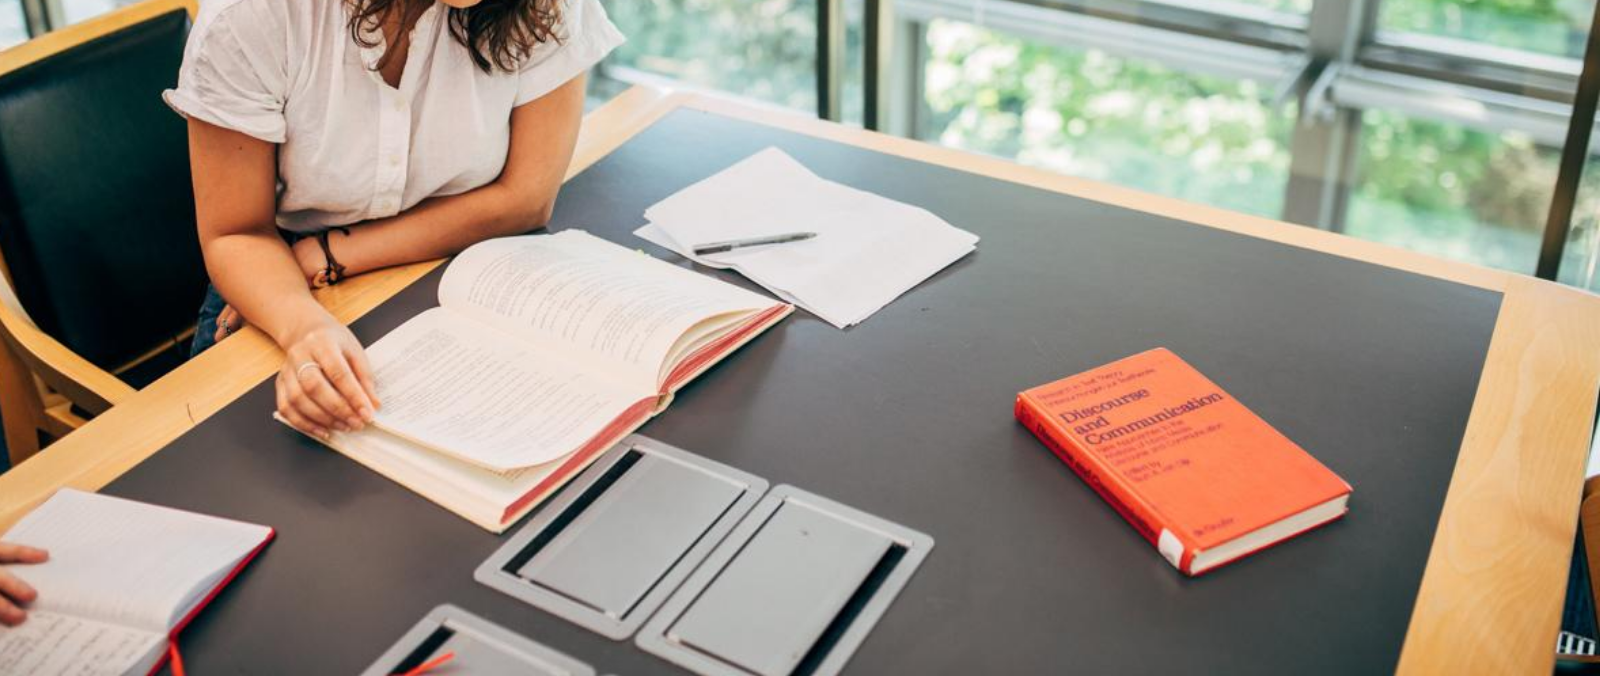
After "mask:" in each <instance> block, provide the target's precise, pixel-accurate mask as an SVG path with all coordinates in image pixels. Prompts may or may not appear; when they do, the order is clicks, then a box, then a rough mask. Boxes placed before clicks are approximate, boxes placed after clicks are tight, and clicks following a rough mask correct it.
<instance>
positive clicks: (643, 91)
mask: <svg viewBox="0 0 1600 676" xmlns="http://www.w3.org/2000/svg"><path fill="white" fill-rule="evenodd" d="M683 108H687V109H692V110H699V111H703V112H707V113H714V114H718V115H725V116H728V117H732V118H736V119H743V120H748V121H752V122H756V123H760V124H765V125H768V126H773V127H777V128H781V129H787V130H790V131H794V132H798V133H802V134H806V135H809V136H813V137H817V138H823V139H828V140H833V141H839V142H843V143H848V144H852V145H856V146H860V147H864V148H868V149H871V150H876V151H879V152H884V153H887V154H891V155H897V156H900V157H906V158H909V159H914V160H918V161H922V162H927V163H930V164H936V165H940V166H944V167H949V168H952V169H957V170H961V171H967V172H971V173H976V174H982V175H987V176H992V177H995V178H1000V179H1003V180H1007V181H1012V182H1016V183H1021V184H1024V185H1029V186H1033V187H1037V188H1041V189H1045V190H1051V191H1054V192H1059V193H1064V194H1069V195H1074V196H1077V197H1082V198H1085V199H1090V200H1094V201H1098V202H1102V203H1106V204H1111V205H1116V206H1120V207H1124V208H1129V209H1135V210H1139V211H1144V212H1147V213H1152V214H1157V215H1161V216H1166V217H1169V218H1173V219H1177V220H1182V221H1187V222H1190V223H1193V224H1196V225H1199V226H1203V227H1210V228H1215V229H1220V230H1225V231H1229V232H1234V233H1239V234H1243V235H1248V236H1252V237H1257V238H1260V239H1267V240H1271V241H1275V242H1280V243H1283V244H1286V245H1290V246H1296V247H1300V248H1306V249H1311V250H1315V251H1321V252H1324V253H1328V254H1332V255H1336V256H1341V257H1345V258H1351V259H1356V260H1362V261H1366V262H1370V263H1374V264H1377V265H1383V266H1386V267H1390V268H1396V269H1400V270H1405V271H1409V272H1413V273H1416V274H1420V275H1425V276H1429V277H1435V278H1439V279H1443V280H1447V281H1451V282H1456V283H1460V284H1466V285H1468V286H1473V287H1477V288H1482V289H1488V290H1492V291H1499V292H1502V293H1503V294H1504V298H1503V301H1502V305H1501V310H1500V317H1499V319H1498V321H1497V323H1496V327H1495V331H1494V336H1493V338H1492V340H1491V343H1490V347H1489V354H1488V357H1487V359H1486V360H1485V364H1484V371H1483V376H1482V378H1481V379H1480V383H1479V388H1478V393H1477V398H1476V400H1475V401H1474V404H1473V409H1472V417H1471V419H1470V420H1469V422H1468V427H1467V433H1466V436H1465V438H1464V440H1463V443H1462V447H1461V452H1460V456H1459V457H1458V459H1457V463H1456V468H1455V471H1454V474H1453V476H1452V480H1451V485H1450V489H1449V491H1448V494H1447V496H1446V499H1445V503H1444V508H1443V510H1442V513H1441V517H1440V521H1439V527H1438V530H1437V532H1436V535H1435V538H1434V542H1433V547H1432V550H1431V552H1430V555H1429V559H1428V565H1427V570H1426V572H1425V574H1424V576H1423V580H1422V584H1421V588H1420V590H1419V594H1418V598H1417V602H1416V606H1415V609H1414V611H1413V614H1412V618H1411V623H1410V629H1409V631H1408V632H1407V637H1406V642H1405V647H1404V650H1403V652H1402V656H1401V660H1400V663H1399V665H1398V668H1397V670H1398V671H1399V672H1401V673H1406V674H1423V673H1441V672H1446V671H1447V672H1448V673H1510V672H1526V673H1539V674H1547V673H1549V672H1550V671H1551V669H1552V668H1553V665H1554V659H1555V657H1554V646H1555V636H1556V632H1557V627H1558V624H1559V621H1560V614H1561V603H1562V595H1563V592H1564V590H1565V584H1566V575H1565V572H1566V568H1567V565H1568V558H1569V557H1570V555H1571V549H1572V542H1573V538H1574V534H1575V532H1576V528H1577V514H1578V501H1579V498H1580V493H1581V485H1582V477H1583V467H1584V465H1585V461H1586V458H1587V451H1588V443H1589V435H1590V433H1591V432H1592V429H1593V428H1592V425H1591V421H1593V420H1594V412H1595V403H1596V394H1597V392H1600V349H1592V348H1591V347H1590V346H1596V345H1600V297H1597V296H1595V295H1593V294H1590V293H1587V292H1584V291H1579V290H1576V289H1572V288H1569V287H1564V286H1560V285H1556V284H1552V283H1549V282H1543V281H1540V280H1534V279H1531V278H1528V277H1526V276H1523V275H1517V274H1514V273H1508V272H1503V271H1499V270H1492V269H1488V268H1483V267H1479V266H1475V265H1469V264H1465V263H1459V262H1454V261H1446V260H1441V259H1436V258H1432V257H1429V256H1426V255H1422V254H1417V253H1414V252H1410V251H1405V250H1402V249H1398V248H1395V247H1391V246H1387V245H1383V244H1377V243H1373V242H1367V241H1363V240H1357V239H1354V238H1351V237H1346V236H1343V235H1338V234H1334V233H1329V232H1325V231H1321V230H1316V229H1312V228H1306V227H1302V226H1297V225H1291V224H1287V223H1283V222H1279V221H1274V220H1271V219H1267V218H1262V217H1258V216H1251V215H1247V214H1240V213H1237V212H1231V211H1227V210H1224V209H1219V208H1215V207H1209V206H1205V205H1199V204H1193V203H1189V202H1185V201H1182V200H1178V199H1173V198H1169V197H1162V196H1158V195H1151V194H1148V193H1143V192H1140V191H1137V190H1132V189H1128V188H1122V187H1119V186H1113V185H1108V184H1104V183H1098V182H1095V181H1090V180H1086V179H1080V178H1073V177H1069V176H1063V175H1060V174H1053V173H1050V172H1047V171H1043V170H1039V169H1033V168H1029V167H1023V166H1021V165H1018V164H1015V163H1012V162H1009V161H1006V160H1002V159H999V158H993V157H987V156H981V155H975V154H971V153H967V152H964V151H959V150H954V149H949V148H943V147H938V146H933V145H929V144H925V143H921V142H917V141H912V140H909V139H903V138H898V137H892V136H886V135H882V134H877V133H874V132H868V131H864V130H860V129H855V128H851V127H845V126H842V125H837V124H834V123H829V122H825V121H821V120H816V119H813V118H809V117H805V116H802V115H798V114H790V113H784V112H776V111H772V110H767V109H758V108H752V107H749V106H746V105H743V104H739V103H735V102H732V101H727V100H723V99H718V98H714V97H709V96H705V95H693V94H683V93H679V94H669V93H665V92H661V91H659V90H654V89H650V88H646V87H634V88H632V89H629V90H628V91H626V92H624V93H623V94H621V95H619V96H618V97H616V98H615V99H613V100H612V101H610V102H608V103H607V104H605V105H604V106H602V107H600V108H599V109H597V110H595V111H594V112H592V113H590V114H589V115H588V116H586V117H585V122H584V127H583V131H582V133H581V134H580V137H579V141H578V147H577V149H576V151H575V152H574V156H573V162H572V166H571V168H570V169H569V171H568V178H570V177H572V176H574V175H576V174H577V173H579V172H581V171H582V170H584V169H586V168H588V167H589V166H590V165H592V164H594V163H595V162H597V161H599V160H600V159H601V158H603V157H604V156H606V155H607V154H609V153H610V152H612V151H613V150H615V149H616V148H617V147H619V146H621V145H622V144H623V143H625V142H626V141H627V140H628V139H630V138H632V137H633V136H634V135H636V134H637V133H639V132H640V131H642V130H644V129H645V128H647V127H648V126H650V125H651V124H652V123H654V122H655V121H656V120H658V119H660V118H661V117H663V116H665V115H667V114H668V113H670V112H672V111H674V110H678V109H683ZM438 264H439V262H438V261H432V262H427V263H418V264H415V265H409V266H404V267H399V268H394V269H390V270H385V271H381V272H376V273H371V274H368V275H363V276H362V277H358V278H355V279H352V280H350V281H349V282H347V283H346V284H342V285H340V286H338V287H335V288H332V289H327V290H324V291H323V292H321V293H320V294H319V299H320V300H322V301H323V303H324V304H325V305H327V306H328V307H329V308H330V309H331V310H332V311H333V312H334V314H335V316H337V317H339V318H340V319H341V320H342V321H346V322H349V321H354V320H355V319H357V318H359V317H360V316H362V315H364V314H365V313H366V312H368V311H370V310H371V309H372V308H374V307H376V306H377V305H378V304H380V303H382V302H383V301H384V300H387V299H388V298H389V297H391V296H393V295H394V294H395V293H398V292H399V291H400V290H401V289H404V288H405V287H406V286H407V285H409V284H411V283H412V282H414V281H415V280H416V279H418V278H420V277H421V276H423V275H424V274H427V272H429V271H430V270H432V269H433V268H434V267H436V266H437V265H438ZM280 354H281V353H280V352H279V351H278V349H277V347H276V346H275V345H273V344H272V342H271V341H270V340H269V339H267V338H266V337H265V336H264V335H263V334H261V333H260V332H258V331H255V330H253V329H251V330H247V331H244V332H241V333H240V334H238V335H236V336H234V337H233V338H230V339H229V340H227V341H224V342H223V343H222V344H219V345H218V346H217V347H216V348H213V349H212V350H210V351H208V352H207V353H205V354H203V355H201V356H200V357H199V358H197V359H195V360H193V361H191V362H190V363H188V364H185V365H184V366H182V367H180V368H179V369H177V370H175V371H173V372H172V373H171V374H168V375H167V376H166V377H164V378H162V379H161V380H159V381H157V382H156V383H154V384H152V385H150V386H149V387H147V388H145V389H144V390H142V391H141V392H140V393H139V394H138V395H136V396H135V397H133V398H132V399H131V400H129V401H128V402H126V403H124V404H122V405H119V406H117V407H115V408H113V409H112V410H111V411H108V412H107V413H106V414H104V415H102V416H100V417H99V418H97V419H95V420H94V421H92V422H91V423H90V424H88V425H86V426H85V427H84V428H82V429H80V430H78V431H77V432H74V433H73V434H72V435H69V436H68V437H67V438H66V439H63V440H62V441H60V442H58V443H56V444H54V445H52V446H51V447H50V448H49V449H47V450H46V451H45V452H42V453H40V454H39V455H38V456H36V457H35V458H34V459H32V460H30V461H29V462H27V463H24V464H23V465H21V466H19V467H17V468H14V469H13V470H11V471H10V472H8V473H6V474H4V475H0V529H4V528H9V527H10V526H11V525H12V524H14V523H15V522H16V520H17V519H19V518H21V516H22V515H23V514H25V513H26V512H27V511H28V510H30V509H32V508H33V506H35V505H37V504H38V503H39V502H42V501H43V500H44V499H45V498H47V497H48V496H49V495H50V494H51V493H53V492H54V491H55V490H56V489H57V488H60V487H62V486H71V487H74V488H80V489H83V490H98V489H100V488H101V487H103V486H105V485H106V484H108V483H110V482H111V481H112V480H114V479H115V478H116V477H118V476H120V475H122V474H123V473H124V472H126V471H127V470H129V469H131V468H132V467H133V466H135V465H137V464H138V463H140V462H142V461H144V460H145V459H147V458H148V457H150V456H151V455H153V454H155V453H156V452H158V451H159V450H160V449H161V448H162V447H164V446H166V445H167V444H168V443H170V442H171V441H172V440H173V439H175V438H177V437H178V436H180V435H182V434H183V433H184V432H186V431H188V430H189V429H190V428H192V427H193V426H194V425H197V424H199V423H200V422H201V421H203V420H204V419H205V418H207V417H209V416H210V415H211V414H212V413H215V412H216V411H217V410H219V409H221V408H222V407H223V406H225V405H226V404H227V403H229V402H231V401H233V400H234V399H236V398H238V397H239V396H241V395H243V394H244V393H245V392H247V391H248V390H249V389H250V388H252V387H254V386H256V385H257V384H259V383H260V382H261V381H262V380H264V379H265V378H267V377H269V376H270V375H272V373H274V372H275V371H276V369H277V368H278V366H279V365H280V360H281V356H280ZM268 414H269V412H268V411H263V412H262V415H263V416H265V415H268ZM1534 423H1539V424H1534ZM1508 474H1509V476H1508ZM1356 488H1357V490H1356V500H1355V501H1354V503H1353V505H1354V509H1357V510H1359V509H1360V498H1359V496H1360V487H1359V486H1358V487H1356ZM1569 489H1570V490H1569ZM1307 612H1314V610H1313V609H1308V610H1307Z"/></svg>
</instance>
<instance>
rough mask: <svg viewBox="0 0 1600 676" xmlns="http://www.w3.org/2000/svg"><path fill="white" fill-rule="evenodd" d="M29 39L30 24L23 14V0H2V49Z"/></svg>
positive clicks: (0, 40) (0, 3) (0, 21)
mask: <svg viewBox="0 0 1600 676" xmlns="http://www.w3.org/2000/svg"><path fill="white" fill-rule="evenodd" d="M27 39H28V24H27V20H26V19H24V18H23V15H22V0H0V49H4V48H6V47H10V46H12V45H16V44H21V43H22V42H24V41H26V40H27Z"/></svg>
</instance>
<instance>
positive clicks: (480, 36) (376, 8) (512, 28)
mask: <svg viewBox="0 0 1600 676" xmlns="http://www.w3.org/2000/svg"><path fill="white" fill-rule="evenodd" d="M559 2H560V0H483V1H482V2H480V3H478V4H477V5H474V6H472V7H469V8H466V9H457V8H454V7H450V8H448V9H449V11H450V34H451V35H453V36H454V37H455V39H456V42H459V43H461V44H462V46H464V47H466V48H467V51H468V52H470V53H471V54H472V62H473V63H475V64H477V65H478V67H479V68H481V69H483V72H485V73H488V72H492V71H494V70H495V69H499V70H502V71H514V70H516V69H517V67H518V66H519V65H520V64H521V63H522V61H523V59H526V58H527V56H528V54H529V53H531V52H532V51H533V48H534V47H535V46H537V45H539V44H542V43H545V42H550V41H556V42H560V41H561V38H560V36H558V35H556V25H557V24H559V23H560V22H561V10H560V8H559V7H558V4H559ZM345 4H347V5H348V6H349V7H350V35H351V37H353V38H355V41H356V44H359V45H362V46H364V47H375V46H377V44H378V43H377V41H376V40H374V39H373V38H372V37H371V36H373V35H374V34H376V33H377V32H378V29H379V27H380V26H382V25H383V21H384V19H387V18H388V17H389V13H390V12H401V13H402V16H404V14H403V13H405V12H411V11H414V12H417V13H421V11H422V10H423V9H426V8H427V5H428V4H429V3H428V2H418V1H417V0H345ZM404 18H407V19H410V18H411V17H404ZM384 58H385V59H387V58H388V57H387V56H385V57H384Z"/></svg>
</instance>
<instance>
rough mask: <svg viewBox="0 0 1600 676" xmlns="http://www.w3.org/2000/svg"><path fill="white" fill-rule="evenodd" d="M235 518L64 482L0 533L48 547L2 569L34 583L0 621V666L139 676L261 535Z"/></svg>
mask: <svg viewBox="0 0 1600 676" xmlns="http://www.w3.org/2000/svg"><path fill="white" fill-rule="evenodd" d="M272 537H273V531H272V529H271V528H267V527H266V526H257V525H253V524H248V523H242V522H239V521H230V520H228V519H220V518H217V517H212V516H205V515H201V514H195V513H192V512H184V511H179V510H176V509H169V508H167V507H158V506H156V505H147V504H144V503H141V502H134V501H131V500H123V499H121V498H113V497H110V496H106V495H97V494H94V493H84V492H81V491H76V490H72V489H70V488H64V489H61V490H60V491H57V492H56V494H55V495H54V496H52V497H51V498H50V499H49V500H47V501H45V503H44V504H42V505H40V506H39V507H38V509H35V510H33V512H31V513H30V514H28V515H27V516H25V517H23V518H22V520H21V521H19V522H17V525H16V526H15V527H13V528H12V529H11V530H10V532H8V533H6V535H5V537H4V539H5V540H6V541H8V542H16V543H20V544H26V545H30V546H34V547H43V548H45V549H48V550H50V560H49V561H47V562H45V563H41V564H34V565H16V566H9V567H8V570H10V572H11V573H13V574H15V575H16V576H17V577H19V578H22V579H23V580H24V581H26V582H27V583H28V584H30V585H33V587H34V589H36V590H38V592H39V598H38V600H37V601H35V602H34V603H33V605H32V606H31V607H29V608H28V619H27V621H25V622H23V623H22V625H21V626H18V627H0V674H32V675H34V676H48V675H50V674H63V675H65V674H72V675H77V674H134V675H137V674H149V673H153V672H154V671H155V670H156V669H157V668H158V667H160V666H161V664H162V663H163V662H165V661H166V658H167V656H168V654H169V652H168V648H169V646H170V645H171V644H172V643H173V641H174V640H175V639H176V637H177V635H178V632H179V631H181V630H182V629H183V627H184V626H185V625H187V624H188V623H189V620H191V619H193V618H194V616H195V615H196V614H198V613H199V612H200V609H201V608H202V607H204V606H205V604H206V603H207V602H208V601H210V600H211V598H212V597H213V596H215V595H216V594H217V592H218V591H221V589H222V588H223V587H224V586H226V585H227V584H228V582H229V581H230V580H232V579H233V576H234V575H236V574H238V572H239V571H240V570H242V569H243V568H244V566H245V565H246V564H248V563H249V562H250V560H251V559H253V558H254V557H255V555H256V554H257V553H258V552H260V551H261V549H262V548H263V547H265V546H266V545H267V542H269V541H271V539H272Z"/></svg>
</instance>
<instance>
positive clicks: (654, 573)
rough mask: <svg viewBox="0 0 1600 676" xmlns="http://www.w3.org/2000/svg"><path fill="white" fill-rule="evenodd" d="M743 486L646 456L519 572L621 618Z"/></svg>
mask: <svg viewBox="0 0 1600 676" xmlns="http://www.w3.org/2000/svg"><path fill="white" fill-rule="evenodd" d="M743 492H744V491H743V490H742V489H741V488H740V487H739V486H736V485H734V484H731V483H728V482H726V481H722V480H720V479H717V478H715V477H712V476H710V475H708V474H706V473H705V472H704V471H702V470H699V469H695V468H692V467H689V466H687V465H684V464H681V463H678V462H674V461H671V460H665V459H663V458H661V457H660V456H650V455H647V456H644V457H642V458H640V459H639V460H638V461H637V462H636V463H635V464H634V466H633V467H632V468H631V469H630V470H629V471H628V473H627V474H625V475H623V476H622V478H620V479H618V480H617V482H616V483H615V484H614V485H612V487H611V488H610V489H609V490H607V491H606V496H605V497H604V498H602V499H600V500H598V501H596V502H595V503H594V504H592V505H590V507H589V508H588V509H586V510H584V511H583V513H582V514H580V515H579V516H578V518H577V519H575V520H573V522H572V523H571V524H570V525H569V526H568V527H567V528H565V529H563V530H562V531H561V534H560V535H557V536H556V537H555V539H553V540H551V541H550V544H548V545H546V546H545V547H544V548H543V549H542V550H540V551H539V553H538V554H537V555H535V556H534V557H533V559H532V560H530V561H528V564H527V565H525V566H523V567H522V569H521V570H519V571H517V573H518V574H519V575H521V576H522V577H524V578H527V579H529V580H533V581H534V582H537V583H539V584H542V585H544V586H546V587H549V588H551V589H554V590H556V591H559V592H562V593H564V594H566V595H567V596H570V597H572V598H574V599H577V600H579V601H582V602H584V603H586V604H588V605H590V606H592V607H594V608H595V609H596V610H598V611H600V612H602V613H604V614H605V615H606V616H608V617H614V618H618V619H620V618H621V617H622V616H623V615H626V614H627V613H628V611H630V610H632V609H633V607H634V605H635V604H637V603H638V601H639V599H640V598H642V597H644V595H645V593H646V592H648V591H650V588H651V587H653V586H655V584H656V582H657V581H658V580H660V579H661V575H662V573H663V572H665V571H666V570H667V569H668V568H671V567H672V564H673V562H675V561H677V560H678V559H679V558H680V557H682V556H683V553H684V552H686V551H688V550H689V548H690V547H691V546H693V545H694V543H695V540H697V539H699V538H700V536H701V535H702V534H703V533H705V531H706V529H707V528H708V527H709V526H710V525H711V524H712V523H714V522H715V521H716V520H717V517H718V516H720V515H721V514H722V513H723V512H724V511H726V510H727V509H728V507H729V506H730V505H732V504H733V502H734V501H735V500H738V499H739V496H740V495H741V494H743Z"/></svg>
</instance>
